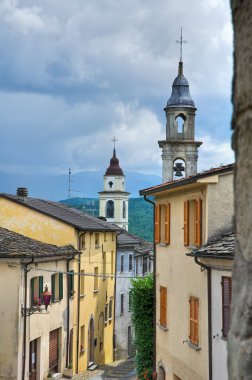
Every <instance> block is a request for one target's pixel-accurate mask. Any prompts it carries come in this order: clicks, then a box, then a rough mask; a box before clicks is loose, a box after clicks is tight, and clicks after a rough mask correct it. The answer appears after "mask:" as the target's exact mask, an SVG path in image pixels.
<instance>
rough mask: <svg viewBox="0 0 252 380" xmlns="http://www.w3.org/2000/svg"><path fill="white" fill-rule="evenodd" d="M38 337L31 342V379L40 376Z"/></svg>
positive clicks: (34, 379)
mask: <svg viewBox="0 0 252 380" xmlns="http://www.w3.org/2000/svg"><path fill="white" fill-rule="evenodd" d="M37 341H38V340H37V339H34V340H32V341H31V342H30V352H29V380H37V379H38V378H39V376H37V375H38V373H37V369H38V362H37V361H38V358H37Z"/></svg>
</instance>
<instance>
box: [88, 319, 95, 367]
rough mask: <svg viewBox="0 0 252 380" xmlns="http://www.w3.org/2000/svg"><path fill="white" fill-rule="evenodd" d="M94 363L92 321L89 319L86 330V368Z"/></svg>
mask: <svg viewBox="0 0 252 380" xmlns="http://www.w3.org/2000/svg"><path fill="white" fill-rule="evenodd" d="M93 362H94V319H93V317H91V318H90V321H89V328H88V366H90V365H91V364H92V363H93Z"/></svg>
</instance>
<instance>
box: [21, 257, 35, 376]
mask: <svg viewBox="0 0 252 380" xmlns="http://www.w3.org/2000/svg"><path fill="white" fill-rule="evenodd" d="M33 262H34V258H32V259H31V261H29V262H27V263H24V275H25V278H24V280H25V283H24V288H25V294H24V334H23V355H22V356H23V363H22V380H25V362H26V323H27V316H26V308H27V273H28V272H29V269H27V266H28V265H30V264H32V263H33Z"/></svg>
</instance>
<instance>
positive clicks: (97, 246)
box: [95, 232, 100, 248]
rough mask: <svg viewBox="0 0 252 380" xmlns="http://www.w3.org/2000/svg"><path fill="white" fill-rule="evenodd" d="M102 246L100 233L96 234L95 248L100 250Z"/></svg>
mask: <svg viewBox="0 0 252 380" xmlns="http://www.w3.org/2000/svg"><path fill="white" fill-rule="evenodd" d="M99 246H100V234H99V232H96V233H95V248H99Z"/></svg>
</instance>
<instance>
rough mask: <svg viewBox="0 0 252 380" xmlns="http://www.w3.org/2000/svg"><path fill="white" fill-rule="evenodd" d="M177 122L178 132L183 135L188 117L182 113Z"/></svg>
mask: <svg viewBox="0 0 252 380" xmlns="http://www.w3.org/2000/svg"><path fill="white" fill-rule="evenodd" d="M175 120H176V122H177V131H178V133H180V134H183V133H184V122H185V120H186V117H185V115H184V114H182V113H180V114H179V115H178V116H177V117H176V118H175Z"/></svg>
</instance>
